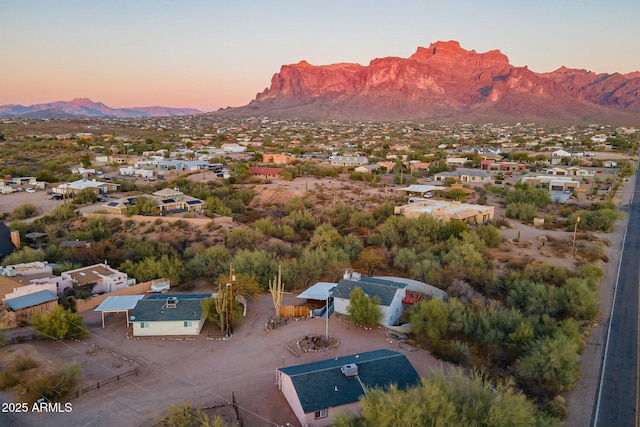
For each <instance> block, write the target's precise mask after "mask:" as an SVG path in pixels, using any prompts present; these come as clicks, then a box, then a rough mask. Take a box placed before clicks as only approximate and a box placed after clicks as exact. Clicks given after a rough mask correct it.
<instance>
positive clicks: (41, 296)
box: [3, 289, 58, 326]
mask: <svg viewBox="0 0 640 427" xmlns="http://www.w3.org/2000/svg"><path fill="white" fill-rule="evenodd" d="M3 303H4V305H5V306H6V307H7V308H8V311H9V313H8V314H7V317H8V318H9V319H10V321H11V322H12V323H13V324H14V325H16V326H17V325H22V324H25V323H26V324H28V323H31V320H32V319H33V316H34V315H35V314H46V313H49V312H51V311H53V309H54V308H55V307H56V306H57V305H58V296H57V295H56V294H55V293H54V292H51V291H49V290H46V289H45V290H41V291H38V292H34V293H31V294H26V295H22V296H18V297H15V298H10V299H6V297H5V299H4V300H3Z"/></svg>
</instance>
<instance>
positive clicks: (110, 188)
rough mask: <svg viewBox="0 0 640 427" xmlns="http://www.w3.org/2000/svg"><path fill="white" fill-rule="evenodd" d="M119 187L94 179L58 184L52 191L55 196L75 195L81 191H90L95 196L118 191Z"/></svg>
mask: <svg viewBox="0 0 640 427" xmlns="http://www.w3.org/2000/svg"><path fill="white" fill-rule="evenodd" d="M118 187H119V185H118V184H113V183H111V182H101V181H96V180H95V179H91V180H89V179H80V180H78V181H73V182H69V183H64V184H60V185H58V186H57V187H54V188H53V189H52V191H53V193H55V194H67V195H70V194H76V193H79V192H81V191H82V190H86V189H91V190H93V191H94V192H95V193H96V194H106V193H111V192H114V191H117V190H118Z"/></svg>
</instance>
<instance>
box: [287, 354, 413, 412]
mask: <svg viewBox="0 0 640 427" xmlns="http://www.w3.org/2000/svg"><path fill="white" fill-rule="evenodd" d="M352 363H355V364H356V365H357V366H358V377H359V378H360V381H361V382H362V384H363V385H364V386H365V387H378V388H383V389H384V388H387V387H388V386H389V385H390V384H396V385H397V386H398V389H400V390H404V389H406V388H409V387H412V386H415V385H417V384H418V383H419V382H420V377H419V376H418V373H417V372H416V370H415V369H414V368H413V366H412V365H411V363H410V362H409V360H408V359H407V358H406V356H405V355H404V354H402V353H398V352H395V351H391V350H386V349H382V350H374V351H369V352H366V353H360V354H359V355H355V354H354V355H350V356H343V357H336V358H334V359H328V360H321V361H319V362H313V363H307V364H304V365H297V366H289V367H286V368H280V369H279V370H280V371H282V372H283V373H285V374H287V375H289V376H290V377H291V381H292V382H293V385H294V387H295V389H296V393H297V394H298V398H299V399H300V403H301V405H302V408H303V410H304V412H305V413H310V412H314V411H317V410H320V409H326V408H335V407H337V406H342V405H347V404H349V403H354V402H357V401H358V399H360V397H361V396H363V395H364V390H363V388H362V385H361V384H360V381H358V379H357V378H354V377H346V376H345V375H344V374H343V373H342V372H341V370H340V368H341V367H342V366H344V365H347V364H352Z"/></svg>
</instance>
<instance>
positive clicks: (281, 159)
mask: <svg viewBox="0 0 640 427" xmlns="http://www.w3.org/2000/svg"><path fill="white" fill-rule="evenodd" d="M262 161H263V162H264V163H273V164H276V165H288V164H291V163H293V162H295V161H296V158H295V156H289V155H286V154H263V155H262Z"/></svg>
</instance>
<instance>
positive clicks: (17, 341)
mask: <svg viewBox="0 0 640 427" xmlns="http://www.w3.org/2000/svg"><path fill="white" fill-rule="evenodd" d="M38 339H40V336H38V335H37V334H27V335H16V336H14V337H11V338H7V339H6V340H5V342H4V344H5V345H10V344H20V343H21V342H25V341H29V340H38Z"/></svg>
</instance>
